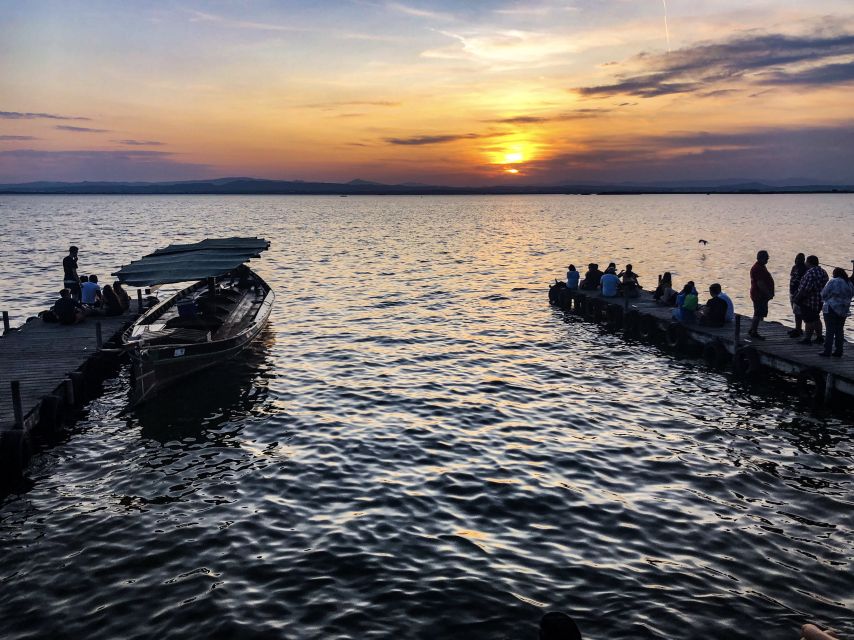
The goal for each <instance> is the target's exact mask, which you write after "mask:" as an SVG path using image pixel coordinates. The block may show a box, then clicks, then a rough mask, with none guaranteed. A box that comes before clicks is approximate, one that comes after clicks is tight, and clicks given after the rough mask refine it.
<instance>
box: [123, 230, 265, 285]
mask: <svg viewBox="0 0 854 640" xmlns="http://www.w3.org/2000/svg"><path fill="white" fill-rule="evenodd" d="M269 247H270V243H269V242H268V241H267V240H264V239H263V238H208V239H206V240H202V241H201V242H196V243H193V244H170V245H169V246H168V247H166V248H164V249H158V250H157V251H155V252H154V253H152V254H149V255H147V256H145V257H143V258H140V259H139V260H134V261H133V262H131V263H130V264H128V265H125V266H123V267H122V268H121V269H119V270H118V271H116V272H115V273H113V275H114V276H115V277H116V278H118V279H119V280H121V281H122V282H124V283H125V284H128V285H130V286H133V287H144V286H153V285H158V284H169V283H172V282H189V281H192V280H203V279H204V278H212V277H217V276H221V275H224V274H226V273H228V272H229V271H233V270H234V269H236V268H237V267H239V266H240V265H242V264H243V263H244V262H247V261H248V260H250V259H251V258H257V257H259V256H260V254H261V252H262V251H264V250H265V249H268V248H269Z"/></svg>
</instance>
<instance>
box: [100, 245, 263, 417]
mask: <svg viewBox="0 0 854 640" xmlns="http://www.w3.org/2000/svg"><path fill="white" fill-rule="evenodd" d="M269 246H270V245H269V243H268V242H267V241H266V240H263V239H260V238H222V239H208V240H204V241H202V242H199V243H195V244H191V245H170V246H169V247H166V248H165V249H159V250H158V251H155V252H154V253H153V254H151V255H149V256H145V257H144V258H142V259H140V260H136V261H134V262H132V263H131V264H130V265H127V266H125V267H122V268H121V269H120V270H119V271H117V272H116V273H115V274H113V275H115V276H116V277H117V278H118V279H119V280H121V281H122V282H124V283H126V284H128V285H131V286H154V285H162V284H169V283H176V282H188V281H190V280H197V281H196V282H195V284H192V285H190V286H188V287H186V288H184V289H181V290H180V291H179V292H178V293H176V294H174V295H172V296H170V297H169V298H168V299H166V300H163V301H161V302H159V303H156V304H155V305H154V306H152V307H151V308H150V309H148V310H147V311H146V312H145V313H143V314H142V315H141V316H140V317H139V318H138V319H137V320H136V322H134V323H133V324H132V325H131V326H130V327H128V329H127V330H126V331H125V332H124V334H123V335H122V342H123V345H124V347H125V349H126V350H127V351H129V353H130V355H131V359H132V362H133V394H132V397H133V402H134V404H138V403H140V402H144V401H146V400H148V399H150V398H151V397H152V396H154V395H155V394H157V393H158V392H159V391H161V390H162V389H163V388H164V387H167V386H169V385H172V384H173V383H175V382H176V381H178V380H180V379H182V378H185V377H186V376H189V375H192V374H195V373H197V372H199V371H201V370H203V369H206V368H208V367H211V366H213V365H215V364H217V363H219V362H222V361H223V360H225V359H227V358H230V357H232V356H234V355H236V354H238V353H239V352H240V351H241V350H242V349H243V348H244V347H246V345H248V344H249V343H250V342H252V340H254V339H255V338H256V337H257V336H258V334H260V333H261V330H262V329H263V328H264V324H265V323H266V322H267V319H268V318H269V316H270V310H271V308H272V305H273V301H274V299H275V294H274V293H273V291H272V290H271V289H270V287H269V285H268V284H267V283H266V282H264V280H263V279H262V278H261V277H260V276H258V274H256V273H254V272H253V271H252V270H251V269H249V267H248V266H246V265H245V262H247V261H248V260H249V259H250V258H253V257H258V255H259V254H260V252H261V251H264V250H265V249H267V248H268V247H269Z"/></svg>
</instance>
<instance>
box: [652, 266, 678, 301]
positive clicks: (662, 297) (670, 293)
mask: <svg viewBox="0 0 854 640" xmlns="http://www.w3.org/2000/svg"><path fill="white" fill-rule="evenodd" d="M676 295H677V294H676V291H675V290H674V289H673V277H672V276H671V275H670V272H669V271H665V272H664V275H663V276H659V278H658V287H657V288H656V289H655V293H654V294H652V298H653V300H655V301H656V302H657V303H659V304H663V305H665V306H668V307H672V306H673V305H674V304H676Z"/></svg>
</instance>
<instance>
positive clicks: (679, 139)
mask: <svg viewBox="0 0 854 640" xmlns="http://www.w3.org/2000/svg"><path fill="white" fill-rule="evenodd" d="M224 176H251V177H259V178H274V179H284V180H292V179H300V180H311V181H330V182H346V181H349V180H351V179H354V178H362V179H365V180H374V181H378V182H385V183H401V182H419V183H431V184H448V185H484V184H516V183H518V184H557V183H583V182H588V181H597V182H619V181H639V182H647V181H665V180H668V181H669V180H673V181H678V180H722V179H742V178H744V179H747V178H750V179H763V180H777V179H788V178H804V179H809V180H817V181H823V182H828V181H832V182H837V183H839V182H846V183H849V184H850V183H854V2H852V1H851V0H812V1H811V2H804V1H803V0H798V1H789V0H762V1H751V0H744V1H741V2H735V1H733V0H715V1H714V2H704V3H701V2H697V1H696V0H666V5H665V2H662V0H649V1H645V0H597V1H592V0H578V1H576V2H557V1H543V0H530V1H526V2H501V1H497V0H496V1H485V0H457V1H456V2H451V1H433V2H428V1H426V0H420V1H416V0H401V1H400V2H395V1H392V2H383V1H369V0H350V1H347V0H341V1H338V2H331V1H328V2H327V1H317V0H315V1H314V2H292V1H287V0H281V1H278V2H273V1H270V2H253V1H248V0H247V1H234V2H224V1H223V2H192V1H189V0H187V1H174V2H173V1H169V0H164V1H155V2H147V3H137V2H97V1H86V2H76V1H73V0H61V1H56V2H41V1H38V0H34V1H27V2H19V1H11V0H0V183H11V182H24V181H35V180H69V181H78V180H140V181H153V180H156V181H161V180H187V179H193V178H216V177H224Z"/></svg>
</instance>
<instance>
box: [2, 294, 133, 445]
mask: <svg viewBox="0 0 854 640" xmlns="http://www.w3.org/2000/svg"><path fill="white" fill-rule="evenodd" d="M133 308H134V307H133V306H132V307H131V309H133ZM134 318H136V314H135V313H134V312H133V311H132V310H131V311H128V312H126V313H125V314H123V315H121V316H112V317H95V316H92V317H89V318H86V320H85V321H84V322H82V323H80V324H76V325H72V326H66V325H60V324H54V323H47V322H42V321H41V320H33V321H31V322H28V323H26V324H24V325H23V326H22V327H20V328H19V329H17V330H12V331H9V332H8V333H5V334H4V335H3V337H2V338H0V430H4V429H10V428H12V427H13V426H14V422H15V420H14V412H13V406H12V394H11V382H12V381H14V380H17V381H19V382H20V383H21V400H22V405H23V414H24V418H25V425H26V426H27V427H30V426H32V423H33V422H34V420H35V418H36V417H37V413H38V408H39V404H40V403H41V401H42V399H43V398H44V397H45V396H47V395H49V394H51V393H54V391H56V390H57V388H58V387H60V385H62V384H63V383H64V381H65V380H66V378H68V376H69V374H70V373H71V372H73V371H77V370H79V369H80V368H81V367H83V366H84V365H85V363H86V362H87V361H88V360H89V359H90V358H92V357H93V356H94V355H95V354H96V353H97V352H98V345H97V338H96V329H95V327H96V323H97V322H100V323H101V335H102V339H103V342H104V343H105V344H106V343H107V342H108V341H109V340H110V339H111V338H113V337H114V336H116V335H117V334H119V333H120V332H121V331H122V330H123V329H124V328H125V327H127V326H128V324H130V323H131V322H132V321H133V320H134Z"/></svg>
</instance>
